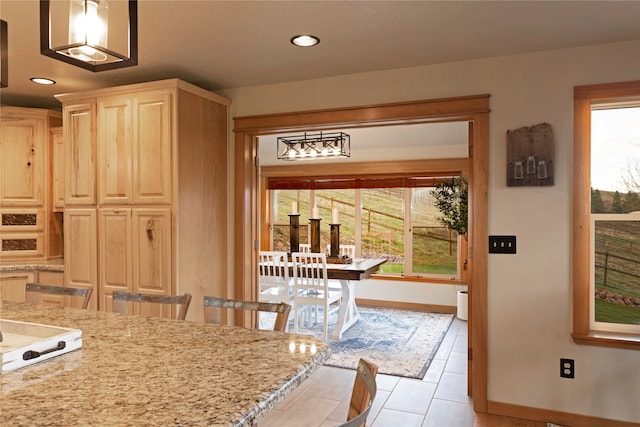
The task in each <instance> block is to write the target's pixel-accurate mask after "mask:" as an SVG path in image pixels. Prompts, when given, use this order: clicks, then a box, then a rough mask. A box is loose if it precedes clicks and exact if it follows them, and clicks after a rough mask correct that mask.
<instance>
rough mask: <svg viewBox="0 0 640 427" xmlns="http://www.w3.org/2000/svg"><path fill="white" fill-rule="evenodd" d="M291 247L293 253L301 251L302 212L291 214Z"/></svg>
mask: <svg viewBox="0 0 640 427" xmlns="http://www.w3.org/2000/svg"><path fill="white" fill-rule="evenodd" d="M289 248H290V250H291V253H294V252H300V214H290V215H289Z"/></svg>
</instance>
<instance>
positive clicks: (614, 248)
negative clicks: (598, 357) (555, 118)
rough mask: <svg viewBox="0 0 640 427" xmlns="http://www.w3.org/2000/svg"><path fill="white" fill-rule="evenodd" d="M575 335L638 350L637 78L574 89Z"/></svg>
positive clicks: (639, 198)
mask: <svg viewBox="0 0 640 427" xmlns="http://www.w3.org/2000/svg"><path fill="white" fill-rule="evenodd" d="M574 114H575V119H574V186H573V191H574V194H573V209H574V212H573V230H572V231H573V298H574V319H573V320H574V322H573V336H574V340H575V341H576V342H578V343H580V344H591V345H605V346H616V347H625V348H640V127H639V126H638V123H640V81H637V82H626V83H615V84H603V85H593V86H581V87H576V88H575V92H574Z"/></svg>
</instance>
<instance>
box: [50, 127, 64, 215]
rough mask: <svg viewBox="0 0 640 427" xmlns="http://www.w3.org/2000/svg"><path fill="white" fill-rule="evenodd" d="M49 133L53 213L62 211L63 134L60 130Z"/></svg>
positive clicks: (59, 128)
mask: <svg viewBox="0 0 640 427" xmlns="http://www.w3.org/2000/svg"><path fill="white" fill-rule="evenodd" d="M50 132H51V200H52V206H53V211H54V212H63V211H64V134H63V133H62V128H61V127H57V128H52V129H51V130H50Z"/></svg>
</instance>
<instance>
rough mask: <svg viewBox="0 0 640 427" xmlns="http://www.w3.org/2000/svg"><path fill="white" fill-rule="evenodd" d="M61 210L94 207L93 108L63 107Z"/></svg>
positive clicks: (92, 105)
mask: <svg viewBox="0 0 640 427" xmlns="http://www.w3.org/2000/svg"><path fill="white" fill-rule="evenodd" d="M62 114H63V120H64V125H63V129H64V130H63V132H64V146H65V156H64V157H65V172H64V173H65V186H64V201H65V207H66V206H67V205H69V206H78V205H84V206H87V205H89V206H91V205H94V206H95V204H96V105H95V103H94V102H85V103H79V104H73V105H64V106H63V108H62Z"/></svg>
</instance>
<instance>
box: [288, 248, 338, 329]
mask: <svg viewBox="0 0 640 427" xmlns="http://www.w3.org/2000/svg"><path fill="white" fill-rule="evenodd" d="M291 260H292V262H293V282H294V283H293V286H294V291H293V302H294V331H295V332H296V333H297V332H298V326H299V322H298V321H299V320H300V313H301V312H302V311H303V310H307V311H311V312H314V313H315V317H316V321H317V316H318V311H319V310H318V307H322V315H323V322H322V323H323V327H322V337H323V339H324V340H325V341H326V340H327V335H328V326H329V314H330V313H332V312H334V311H336V310H338V309H339V308H340V301H341V299H342V290H338V289H336V290H332V289H329V280H328V278H327V256H326V255H325V254H321V253H302V252H294V253H292V254H291ZM307 314H311V313H307ZM308 317H309V319H308V320H309V321H311V317H312V316H311V315H309V316H308Z"/></svg>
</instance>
